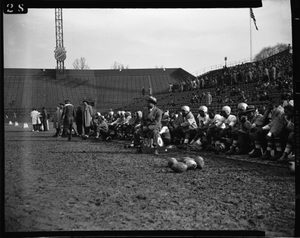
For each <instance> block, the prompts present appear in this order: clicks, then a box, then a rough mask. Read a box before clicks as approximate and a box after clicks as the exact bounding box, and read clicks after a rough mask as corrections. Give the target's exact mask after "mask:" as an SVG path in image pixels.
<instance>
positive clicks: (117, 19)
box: [3, 0, 292, 75]
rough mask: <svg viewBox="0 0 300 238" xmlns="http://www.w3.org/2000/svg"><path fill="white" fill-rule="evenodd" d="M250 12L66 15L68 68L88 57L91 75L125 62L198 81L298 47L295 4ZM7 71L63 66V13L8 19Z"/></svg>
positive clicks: (275, 1) (280, 1) (274, 2)
mask: <svg viewBox="0 0 300 238" xmlns="http://www.w3.org/2000/svg"><path fill="white" fill-rule="evenodd" d="M262 4H263V6H262V7H261V8H253V12H254V15H255V18H256V23H257V26H258V29H259V30H258V31H257V30H256V29H255V27H254V24H253V21H252V20H251V21H250V14H249V8H244V9H70V8H68V9H63V34H64V46H65V49H66V51H67V58H66V60H65V67H66V68H67V69H72V68H73V66H72V63H73V62H74V60H75V59H77V58H80V57H81V56H83V57H85V58H86V62H87V64H88V65H89V67H90V68H91V69H110V68H111V67H112V65H113V64H114V62H115V61H116V62H118V63H121V64H123V65H124V66H127V65H128V67H129V68H130V69H135V68H155V67H161V66H163V67H165V68H177V67H181V68H183V69H184V70H186V71H188V72H190V73H192V74H194V75H197V74H200V73H202V72H203V70H207V68H210V67H211V66H214V65H221V64H223V65H224V57H225V56H226V57H227V63H229V62H232V61H240V60H243V59H249V58H250V55H251V52H250V26H251V32H252V57H254V56H255V54H257V53H258V52H259V51H260V50H261V49H262V48H263V47H266V46H274V45H276V44H277V43H285V44H291V45H292V30H291V10H290V1H289V0H263V1H262ZM3 19H4V23H3V24H4V29H3V36H4V67H5V68H45V69H53V68H55V67H56V60H55V58H54V49H55V46H56V40H55V10H54V9H29V10H28V14H26V15H23V14H21V15H4V18H3Z"/></svg>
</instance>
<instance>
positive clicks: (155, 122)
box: [141, 106, 163, 130]
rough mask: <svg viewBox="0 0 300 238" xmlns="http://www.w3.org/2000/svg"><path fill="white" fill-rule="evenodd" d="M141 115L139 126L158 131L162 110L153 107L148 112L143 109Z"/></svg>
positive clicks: (146, 109)
mask: <svg viewBox="0 0 300 238" xmlns="http://www.w3.org/2000/svg"><path fill="white" fill-rule="evenodd" d="M142 113H143V116H142V119H141V126H147V127H148V128H149V129H150V130H155V129H157V130H160V128H161V118H162V114H163V112H162V110H160V109H159V108H158V107H156V106H154V108H153V109H152V110H151V111H149V109H148V108H147V107H145V108H144V109H143V111H142Z"/></svg>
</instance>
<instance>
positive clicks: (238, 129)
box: [225, 102, 251, 155]
mask: <svg viewBox="0 0 300 238" xmlns="http://www.w3.org/2000/svg"><path fill="white" fill-rule="evenodd" d="M247 106H248V105H247V104H246V103H244V102H241V103H239V104H238V106H237V121H236V123H235V125H234V127H233V128H232V130H231V133H230V138H229V139H230V140H229V141H232V143H231V146H230V149H229V150H227V151H226V152H225V154H226V155H242V154H247V153H248V152H249V151H250V150H251V147H250V143H251V142H250V138H249V135H248V129H247V128H246V127H245V122H246V120H247V117H246V115H245V111H246V108H247Z"/></svg>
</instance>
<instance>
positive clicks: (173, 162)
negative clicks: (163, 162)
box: [167, 157, 178, 167]
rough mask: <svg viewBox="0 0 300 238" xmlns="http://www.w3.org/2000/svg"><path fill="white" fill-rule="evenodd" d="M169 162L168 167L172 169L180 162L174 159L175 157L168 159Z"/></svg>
mask: <svg viewBox="0 0 300 238" xmlns="http://www.w3.org/2000/svg"><path fill="white" fill-rule="evenodd" d="M167 161H168V166H169V167H172V165H173V164H175V163H177V162H178V161H177V159H176V158H174V157H172V158H168V159H167Z"/></svg>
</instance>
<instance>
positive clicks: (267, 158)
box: [260, 150, 271, 160]
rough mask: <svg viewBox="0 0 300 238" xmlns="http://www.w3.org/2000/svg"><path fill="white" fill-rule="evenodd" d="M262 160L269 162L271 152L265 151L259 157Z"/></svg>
mask: <svg viewBox="0 0 300 238" xmlns="http://www.w3.org/2000/svg"><path fill="white" fill-rule="evenodd" d="M260 158H261V159H262V160H269V159H270V158H271V151H269V150H267V151H266V152H265V153H264V154H263V156H262V157H260Z"/></svg>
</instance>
